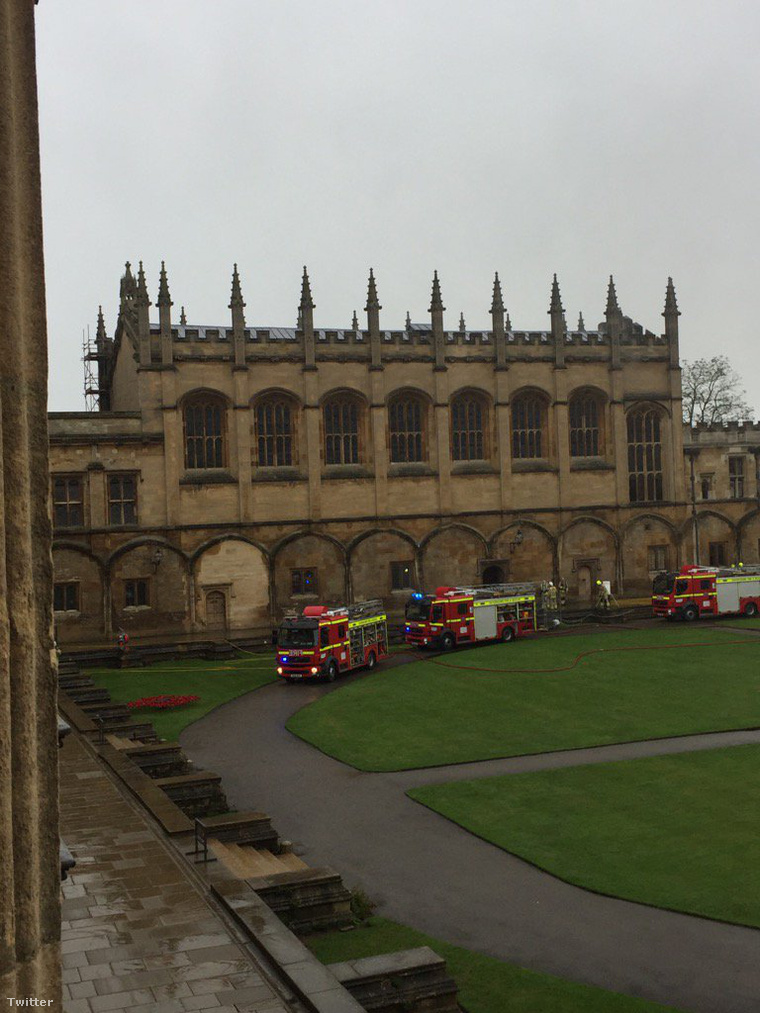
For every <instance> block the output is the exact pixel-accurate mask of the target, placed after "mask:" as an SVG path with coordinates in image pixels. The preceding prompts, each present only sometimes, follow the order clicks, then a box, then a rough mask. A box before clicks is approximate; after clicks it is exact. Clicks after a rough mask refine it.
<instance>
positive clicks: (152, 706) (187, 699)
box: [127, 695, 200, 711]
mask: <svg viewBox="0 0 760 1013" xmlns="http://www.w3.org/2000/svg"><path fill="white" fill-rule="evenodd" d="M197 700H200V697H199V696H172V695H166V696H142V697H140V699H139V700H130V701H129V703H128V704H127V707H130V708H131V709H132V710H143V709H145V710H154V711H168V710H174V708H176V707H186V706H187V704H189V703H195V702H196V701H197Z"/></svg>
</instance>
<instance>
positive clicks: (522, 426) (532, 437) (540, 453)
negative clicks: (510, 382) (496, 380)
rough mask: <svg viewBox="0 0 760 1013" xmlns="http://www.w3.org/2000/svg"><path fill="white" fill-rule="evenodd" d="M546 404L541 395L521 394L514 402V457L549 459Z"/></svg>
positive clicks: (517, 458)
mask: <svg viewBox="0 0 760 1013" xmlns="http://www.w3.org/2000/svg"><path fill="white" fill-rule="evenodd" d="M545 428H546V403H545V401H544V399H543V398H542V397H541V396H540V395H539V394H521V395H520V396H518V397H517V398H516V399H515V400H514V401H513V402H512V457H514V458H515V459H516V460H532V459H534V458H543V457H547V456H548V453H547V446H546V433H545V432H544V430H545Z"/></svg>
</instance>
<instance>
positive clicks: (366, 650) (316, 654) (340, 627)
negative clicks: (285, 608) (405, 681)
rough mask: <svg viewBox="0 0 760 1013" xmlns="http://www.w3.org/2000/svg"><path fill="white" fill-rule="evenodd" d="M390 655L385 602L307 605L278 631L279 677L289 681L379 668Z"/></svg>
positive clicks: (289, 618)
mask: <svg viewBox="0 0 760 1013" xmlns="http://www.w3.org/2000/svg"><path fill="white" fill-rule="evenodd" d="M387 653H388V628H387V624H386V616H385V611H384V609H383V605H382V602H381V601H379V600H378V601H364V602H356V603H355V604H353V605H343V606H341V607H339V608H328V607H327V606H326V605H307V606H306V608H305V609H304V610H303V612H302V613H301V615H294V616H286V617H285V618H284V619H283V621H282V623H281V625H280V628H279V630H278V632H277V675H278V676H279V677H280V678H281V679H285V680H287V681H292V680H295V681H300V680H303V679H319V678H323V679H327V680H328V681H329V682H332V681H333V680H334V679H335V677H336V676H337V675H338V674H339V673H341V672H349V671H351V670H353V669H355V668H370V669H371V668H374V667H375V665H376V664H377V662H378V661H380V660H381V658H384V657H385V656H386V655H387Z"/></svg>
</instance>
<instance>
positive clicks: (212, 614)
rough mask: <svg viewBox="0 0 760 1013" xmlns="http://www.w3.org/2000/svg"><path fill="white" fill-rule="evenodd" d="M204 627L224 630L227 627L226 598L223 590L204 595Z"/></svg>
mask: <svg viewBox="0 0 760 1013" xmlns="http://www.w3.org/2000/svg"><path fill="white" fill-rule="evenodd" d="M206 629H207V630H217V631H219V632H222V633H223V632H224V631H225V630H226V629H227V598H226V597H225V594H224V591H209V592H208V594H207V595H206Z"/></svg>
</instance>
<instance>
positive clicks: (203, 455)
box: [184, 394, 227, 468]
mask: <svg viewBox="0 0 760 1013" xmlns="http://www.w3.org/2000/svg"><path fill="white" fill-rule="evenodd" d="M184 426H185V467H186V468H225V467H226V466H227V409H226V406H225V403H224V401H223V400H222V399H221V398H220V397H215V396H214V395H213V394H201V395H198V396H196V397H193V398H192V399H191V400H189V401H186V402H185V407H184Z"/></svg>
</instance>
